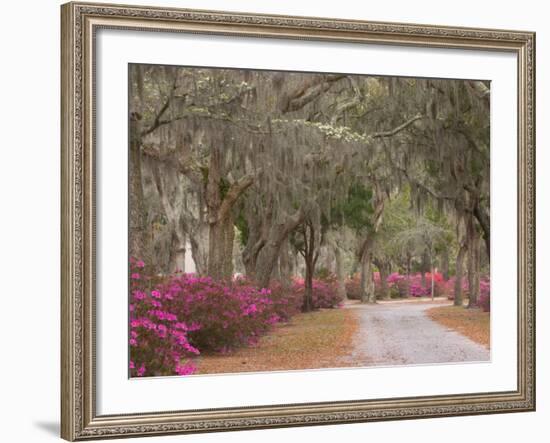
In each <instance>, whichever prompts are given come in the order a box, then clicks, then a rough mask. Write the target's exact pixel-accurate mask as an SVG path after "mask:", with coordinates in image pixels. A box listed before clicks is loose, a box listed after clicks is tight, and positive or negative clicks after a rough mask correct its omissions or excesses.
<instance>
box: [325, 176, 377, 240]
mask: <svg viewBox="0 0 550 443" xmlns="http://www.w3.org/2000/svg"><path fill="white" fill-rule="evenodd" d="M373 196H374V193H373V191H372V189H371V188H370V187H366V186H364V185H363V184H361V183H354V184H352V185H351V186H350V188H349V191H348V194H347V198H346V199H345V200H342V201H340V202H337V203H336V204H335V205H334V206H333V209H332V217H331V218H332V223H333V224H335V225H340V226H342V225H346V226H349V227H350V228H352V229H353V230H355V231H357V232H360V231H363V230H367V231H368V230H369V229H371V228H372V220H371V217H372V215H373V213H374V206H373Z"/></svg>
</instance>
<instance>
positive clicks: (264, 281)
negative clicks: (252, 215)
mask: <svg viewBox="0 0 550 443" xmlns="http://www.w3.org/2000/svg"><path fill="white" fill-rule="evenodd" d="M304 217H305V212H304V211H303V209H302V208H300V209H298V210H297V211H296V212H295V213H294V214H293V215H292V216H290V217H288V218H287V219H286V220H284V221H277V222H275V223H274V224H273V225H272V226H271V229H270V230H269V235H268V239H267V241H266V243H265V245H264V247H263V248H262V249H261V251H260V252H259V254H258V260H257V265H256V280H257V282H258V284H259V286H260V287H262V288H267V287H268V286H269V282H270V280H271V273H272V271H273V268H274V267H275V264H276V263H277V258H278V257H279V252H280V250H281V245H282V244H283V242H284V241H285V240H286V239H287V238H288V236H289V234H290V233H291V232H292V231H293V230H294V229H296V227H297V226H298V225H299V224H300V223H302V222H303V220H304Z"/></svg>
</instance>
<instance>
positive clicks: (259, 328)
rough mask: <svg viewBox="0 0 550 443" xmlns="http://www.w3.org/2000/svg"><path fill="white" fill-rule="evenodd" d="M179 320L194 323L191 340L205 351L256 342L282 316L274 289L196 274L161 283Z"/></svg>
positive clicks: (163, 291)
mask: <svg viewBox="0 0 550 443" xmlns="http://www.w3.org/2000/svg"><path fill="white" fill-rule="evenodd" d="M159 292H160V293H162V294H164V296H165V297H167V298H169V300H170V301H169V302H168V305H169V306H170V309H171V310H172V311H173V312H175V313H176V315H177V316H178V318H179V319H181V320H182V321H184V322H186V324H192V325H194V328H193V331H190V332H189V340H190V342H191V343H192V344H193V346H195V347H197V348H198V349H200V350H201V351H218V352H225V351H227V350H230V349H232V348H235V347H238V346H242V345H246V344H253V343H255V342H256V341H257V340H258V338H259V337H260V336H261V335H262V334H264V333H265V332H266V331H267V330H268V329H269V327H270V326H271V325H273V324H274V323H277V322H279V321H280V320H281V318H280V317H279V316H278V315H277V313H276V310H275V309H274V306H273V302H272V300H271V299H270V295H271V290H270V289H257V288H256V287H254V286H252V285H250V284H248V283H247V282H246V281H241V280H236V281H233V282H227V283H224V282H217V281H214V280H212V279H211V278H210V277H198V276H195V275H192V274H184V275H181V276H174V277H172V278H170V280H169V281H168V282H167V283H166V284H164V285H162V286H159Z"/></svg>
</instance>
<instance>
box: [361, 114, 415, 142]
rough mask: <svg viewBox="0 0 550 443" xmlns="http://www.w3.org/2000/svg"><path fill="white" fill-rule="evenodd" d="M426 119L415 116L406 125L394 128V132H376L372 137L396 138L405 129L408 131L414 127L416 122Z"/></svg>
mask: <svg viewBox="0 0 550 443" xmlns="http://www.w3.org/2000/svg"><path fill="white" fill-rule="evenodd" d="M422 118H424V115H420V114H418V115H416V116H414V117H413V118H411V119H410V120H407V121H406V122H405V123H403V124H401V125H399V126H397V127H396V128H393V129H392V130H390V131H383V132H375V133H374V134H372V136H371V137H373V138H382V137H391V136H394V135H396V134H398V133H399V132H401V131H402V130H403V129H406V128H408V127H409V126H410V125H412V124H413V123H414V122H415V121H417V120H420V119H422Z"/></svg>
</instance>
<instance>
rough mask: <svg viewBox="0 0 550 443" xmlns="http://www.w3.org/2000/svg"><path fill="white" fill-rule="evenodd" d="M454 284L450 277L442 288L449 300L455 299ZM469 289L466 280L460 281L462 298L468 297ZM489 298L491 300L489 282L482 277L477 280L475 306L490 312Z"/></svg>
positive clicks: (452, 278)
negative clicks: (477, 293) (477, 287)
mask: <svg viewBox="0 0 550 443" xmlns="http://www.w3.org/2000/svg"><path fill="white" fill-rule="evenodd" d="M455 282H456V278H455V277H451V278H450V279H449V280H448V281H447V282H446V283H445V286H444V291H445V295H447V298H448V299H449V300H454V298H455ZM469 295H470V288H469V287H468V279H467V278H465V277H464V278H463V279H462V296H463V297H464V298H467V297H469ZM490 298H491V282H490V279H489V276H487V275H484V276H482V277H481V278H480V280H479V297H478V301H477V306H479V307H480V308H482V309H483V310H484V311H485V312H489V311H490V309H491V308H490Z"/></svg>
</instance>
